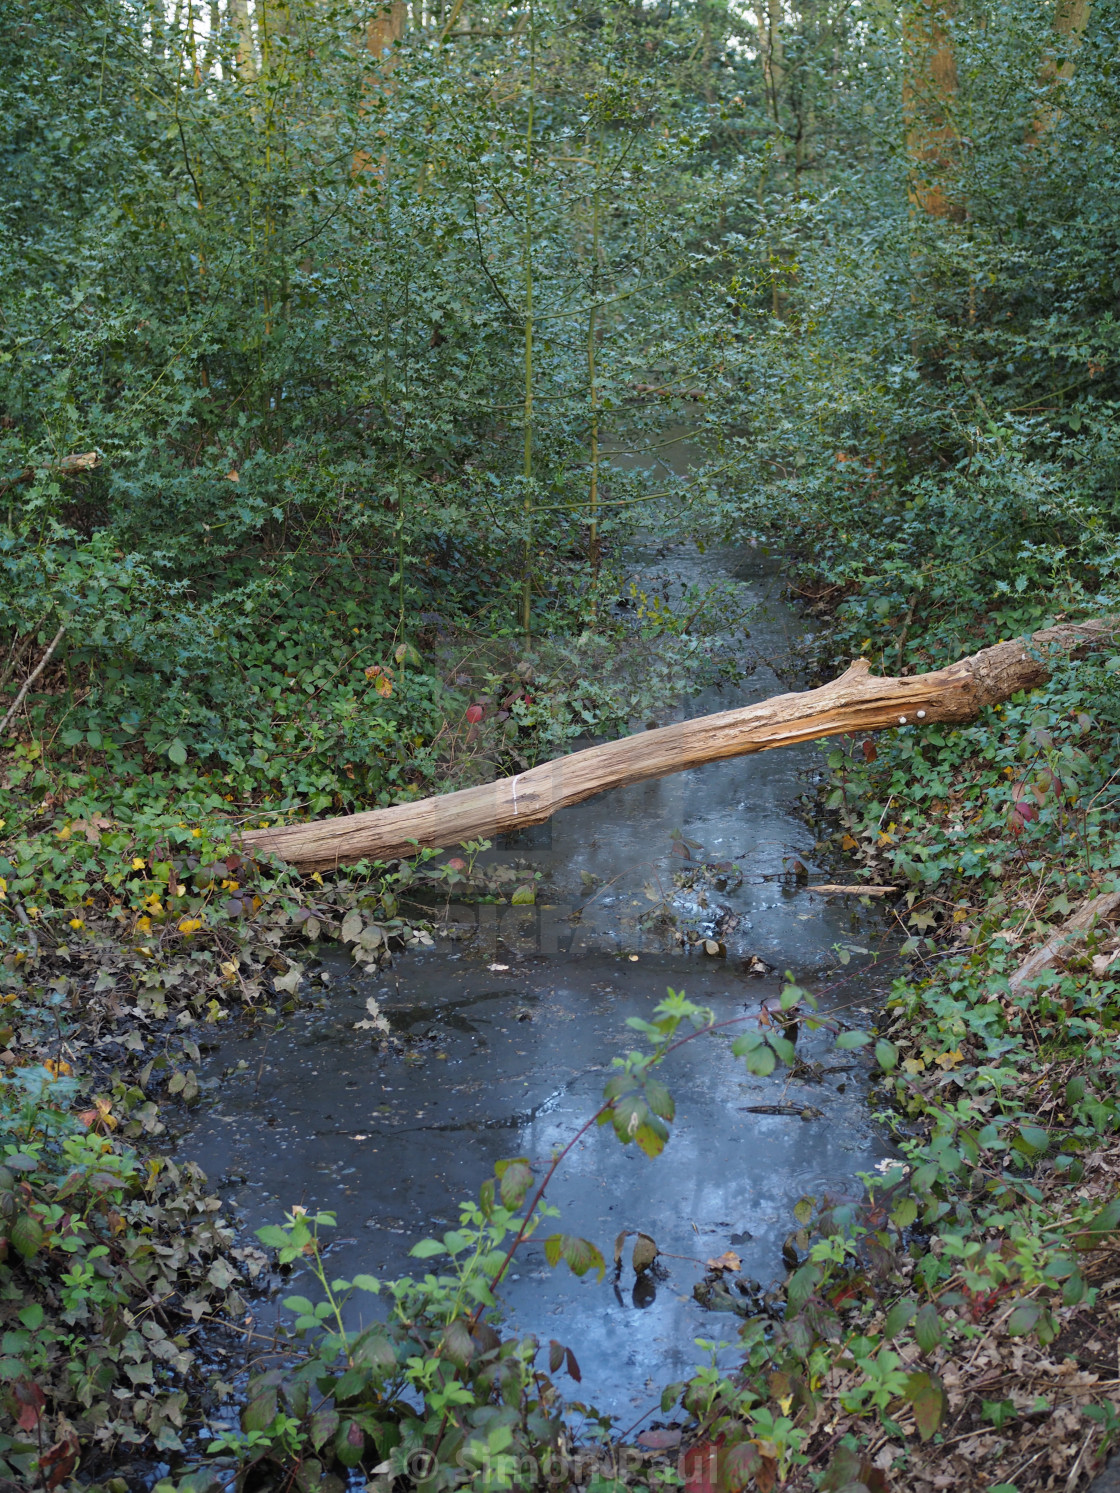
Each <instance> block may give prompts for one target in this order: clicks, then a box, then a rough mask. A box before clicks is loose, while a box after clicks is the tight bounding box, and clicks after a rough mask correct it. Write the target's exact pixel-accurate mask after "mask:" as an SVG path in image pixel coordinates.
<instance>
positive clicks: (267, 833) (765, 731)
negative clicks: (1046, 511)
mask: <svg viewBox="0 0 1120 1493" xmlns="http://www.w3.org/2000/svg"><path fill="white" fill-rule="evenodd" d="M1118 632H1120V617H1115V618H1107V619H1102V620H1098V621H1093V622H1079V623H1067V624H1064V625H1062V626H1060V627H1051V628H1047V629H1046V630H1045V631H1043V632H1037V633H1035V634H1034V635H1033V637H1029V638H1020V639H1018V640H1016V641H1014V642H1009V643H998V644H997V645H996V646H995V647H994V648H983V649H981V651H980V652H979V653H974V654H972V656H971V657H970V658H964V659H961V660H959V662H957V663H955V664H950V666H949V667H948V668H947V669H937V670H935V671H934V672H933V673H930V674H914V675H911V676H909V677H908V678H904V679H892V678H876V677H875V676H874V675H872V673H871V665H870V664H869V663H868V662H867V660H866V659H857V660H856V662H855V663H854V664H852V666H851V668H850V669H848V670H847V671H846V672H845V673H844V674H842V675H841V676H840V678H839V679H835V680H833V681H832V682H831V683H830V684H825V685H822V686H821V687H820V688H819V689H812V690H806V691H805V692H803V693H800V694H788V695H778V696H776V697H775V698H774V699H772V700H765V701H763V702H762V703H761V704H759V705H748V706H745V707H744V708H743V709H741V710H725V711H721V712H720V713H719V714H718V715H704V716H700V717H699V718H697V719H696V720H690V721H680V722H678V723H677V724H676V725H672V726H663V727H661V728H660V729H659V730H656V731H645V732H642V733H640V734H639V735H636V736H627V737H624V738H622V739H621V740H620V741H610V742H607V743H606V744H605V745H603V746H596V747H588V748H587V749H586V750H585V751H582V752H573V753H572V754H571V756H569V757H560V758H558V759H557V760H556V761H555V762H545V763H542V764H541V766H539V767H534V768H532V769H531V770H530V771H528V772H523V773H519V774H518V775H517V777H515V778H500V779H499V780H498V781H497V782H494V783H484V784H482V785H480V786H479V787H477V788H463V789H461V790H460V791H459V792H457V793H446V794H442V795H440V796H438V797H435V798H425V799H421V800H420V801H419V802H418V803H411V804H399V805H397V806H396V807H395V808H391V809H371V810H368V811H366V812H365V813H361V814H352V815H347V816H345V817H343V818H335V819H321V820H317V821H315V822H313V823H310V824H293V825H287V826H285V827H283V828H280V829H261V830H250V831H247V832H246V833H244V834H243V835H242V837H241V838H242V844H243V846H244V848H245V849H246V850H249V851H256V852H267V853H269V854H272V855H276V856H279V857H280V859H281V860H284V861H287V862H288V863H289V864H290V865H293V866H297V867H298V868H299V869H300V870H303V871H325V870H329V869H332V868H334V867H336V866H341V865H348V864H350V863H352V862H354V861H358V860H364V859H370V860H390V859H393V858H395V857H400V856H407V855H413V854H415V852H416V850H417V849H418V848H420V847H424V846H428V847H431V846H454V845H459V844H461V843H463V842H464V841H466V840H473V839H476V838H477V837H478V836H480V835H487V836H489V835H496V834H501V833H503V832H504V831H506V830H519V829H525V828H527V827H528V826H529V825H533V824H541V823H543V822H544V820H546V819H549V818H551V816H552V815H553V814H555V813H556V811H557V810H558V809H562V808H565V807H567V806H568V805H570V804H577V803H580V802H582V800H583V799H585V798H592V797H593V796H594V795H595V794H597V793H602V792H604V791H605V790H606V789H608V788H620V787H623V786H624V785H625V784H627V783H641V782H644V781H646V780H647V779H649V778H660V777H666V776H667V775H668V774H669V773H674V772H681V771H683V770H684V769H686V768H689V767H698V766H700V764H701V763H704V762H719V761H722V760H723V759H725V758H727V757H739V756H744V755H746V754H747V753H750V752H766V751H770V750H772V748H774V747H780V746H789V745H792V744H793V743H794V742H800V741H816V740H818V739H819V738H821V737H824V736H841V735H845V734H847V733H849V732H858V733H865V732H868V731H881V730H884V729H887V728H889V727H891V726H905V725H918V726H922V725H926V726H929V725H933V724H934V723H935V722H949V723H959V722H962V721H968V720H971V719H972V718H973V717H974V716H975V715H976V714H977V713H978V712H979V711H980V710H981V709H982V708H983V707H984V706H986V705H994V704H997V703H998V702H999V701H1001V700H1006V699H1008V698H1009V697H1010V696H1011V695H1013V694H1015V693H1016V691H1018V690H1023V689H1031V688H1033V687H1034V686H1035V685H1038V684H1042V683H1044V682H1045V681H1046V680H1047V679H1048V678H1049V676H1050V668H1049V662H1048V661H1049V660H1050V659H1051V658H1052V657H1055V656H1058V655H1069V654H1072V653H1077V652H1080V651H1083V650H1085V649H1087V648H1090V647H1092V646H1093V645H1094V644H1096V643H1099V642H1102V641H1104V640H1105V639H1107V638H1111V637H1113V636H1114V635H1116V634H1117V633H1118Z"/></svg>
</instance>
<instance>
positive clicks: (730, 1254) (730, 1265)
mask: <svg viewBox="0 0 1120 1493" xmlns="http://www.w3.org/2000/svg"><path fill="white" fill-rule="evenodd" d="M704 1264H705V1266H706V1267H707V1269H709V1270H715V1271H716V1272H717V1273H718V1272H721V1271H724V1270H732V1271H735V1270H742V1268H743V1262H742V1260H741V1259H740V1258H739V1256H738V1255H737V1254H736V1253H735V1251H734V1250H733V1249H729V1250H726V1251H725V1252H724V1253H723V1254H721V1255H719V1256H718V1257H717V1258H716V1259H714V1260H705V1261H704Z"/></svg>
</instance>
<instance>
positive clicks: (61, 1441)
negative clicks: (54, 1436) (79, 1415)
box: [39, 1417, 81, 1489]
mask: <svg viewBox="0 0 1120 1493" xmlns="http://www.w3.org/2000/svg"><path fill="white" fill-rule="evenodd" d="M58 1433H59V1434H58V1440H57V1441H56V1442H55V1443H54V1445H53V1446H50V1447H48V1448H47V1450H46V1451H45V1452H44V1453H43V1455H42V1457H41V1458H40V1459H39V1475H40V1477H41V1478H42V1479H43V1482H44V1483H45V1484H46V1486H47V1488H48V1489H53V1488H57V1487H60V1486H61V1484H62V1483H64V1482H66V1481H68V1480H69V1478H70V1477H71V1476H72V1475H73V1474H74V1472H75V1470H76V1468H77V1466H78V1458H79V1456H80V1455H81V1446H80V1445H79V1443H78V1436H77V1433H76V1432H75V1430H74V1427H73V1426H72V1425H70V1423H69V1422H68V1421H67V1420H65V1418H63V1417H60V1418H59V1424H58Z"/></svg>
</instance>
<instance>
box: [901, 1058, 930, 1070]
mask: <svg viewBox="0 0 1120 1493" xmlns="http://www.w3.org/2000/svg"><path fill="white" fill-rule="evenodd" d="M902 1066H903V1067H904V1068H905V1069H906V1071H907V1073H924V1072H925V1071H926V1065H925V1063H923V1062H922V1060H921V1058H904V1059H903V1062H902Z"/></svg>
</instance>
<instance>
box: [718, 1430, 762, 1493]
mask: <svg viewBox="0 0 1120 1493" xmlns="http://www.w3.org/2000/svg"><path fill="white" fill-rule="evenodd" d="M763 1461H764V1458H763V1457H762V1456H761V1455H760V1454H759V1450H758V1447H757V1446H755V1444H754V1442H753V1441H740V1443H739V1445H738V1446H733V1447H731V1448H730V1450H728V1451H726V1452H724V1453H723V1455H722V1457H721V1458H720V1466H719V1488H720V1493H743V1489H744V1488H746V1487H747V1486H748V1484H749V1483H750V1481H751V1479H752V1478H754V1479H755V1481H756V1482H757V1480H758V1477H759V1474H760V1473H762V1471H763V1468H762V1464H763Z"/></svg>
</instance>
